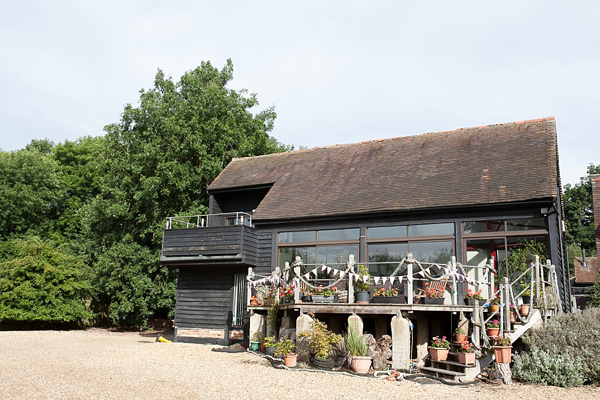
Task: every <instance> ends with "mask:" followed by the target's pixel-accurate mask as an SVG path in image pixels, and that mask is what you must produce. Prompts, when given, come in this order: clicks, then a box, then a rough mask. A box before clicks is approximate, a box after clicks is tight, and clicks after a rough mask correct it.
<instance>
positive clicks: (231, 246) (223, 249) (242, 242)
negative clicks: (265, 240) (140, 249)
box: [162, 225, 258, 265]
mask: <svg viewBox="0 0 600 400" xmlns="http://www.w3.org/2000/svg"><path fill="white" fill-rule="evenodd" d="M162 256H163V259H165V258H166V259H167V260H168V258H169V257H174V258H176V257H179V258H181V257H197V256H200V257H199V258H198V262H201V263H206V262H207V261H208V262H209V261H210V260H211V259H219V260H221V261H223V260H225V261H227V260H229V261H235V262H238V263H241V264H247V265H256V263H257V261H258V235H257V232H256V229H254V228H252V227H249V226H245V225H237V226H220V227H210V228H189V229H168V230H165V231H164V236H163V249H162Z"/></svg>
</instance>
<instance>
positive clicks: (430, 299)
mask: <svg viewBox="0 0 600 400" xmlns="http://www.w3.org/2000/svg"><path fill="white" fill-rule="evenodd" d="M423 304H430V305H431V304H434V305H438V306H439V305H442V304H444V298H443V297H424V298H423Z"/></svg>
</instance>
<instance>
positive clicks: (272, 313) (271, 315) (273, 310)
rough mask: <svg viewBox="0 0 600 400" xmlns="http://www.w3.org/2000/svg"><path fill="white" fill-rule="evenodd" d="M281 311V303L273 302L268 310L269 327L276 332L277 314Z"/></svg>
mask: <svg viewBox="0 0 600 400" xmlns="http://www.w3.org/2000/svg"><path fill="white" fill-rule="evenodd" d="M278 313H279V304H275V303H273V305H272V306H271V307H269V311H267V327H269V329H270V332H275V330H276V329H277V314H278Z"/></svg>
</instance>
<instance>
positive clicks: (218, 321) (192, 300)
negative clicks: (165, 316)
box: [175, 268, 243, 330]
mask: <svg viewBox="0 0 600 400" xmlns="http://www.w3.org/2000/svg"><path fill="white" fill-rule="evenodd" d="M236 271H237V273H243V269H239V271H238V269H234V268H228V269H227V270H225V269H220V270H219V271H213V270H209V269H206V268H181V269H180V270H179V279H178V282H177V304H176V308H175V310H176V311H175V326H177V327H178V328H179V329H186V328H204V329H225V330H227V329H228V327H229V326H231V305H232V301H233V298H232V296H233V294H232V293H233V292H232V287H233V275H234V273H236Z"/></svg>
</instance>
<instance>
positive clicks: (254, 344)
mask: <svg viewBox="0 0 600 400" xmlns="http://www.w3.org/2000/svg"><path fill="white" fill-rule="evenodd" d="M258 349H260V342H250V350H252V351H258Z"/></svg>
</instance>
